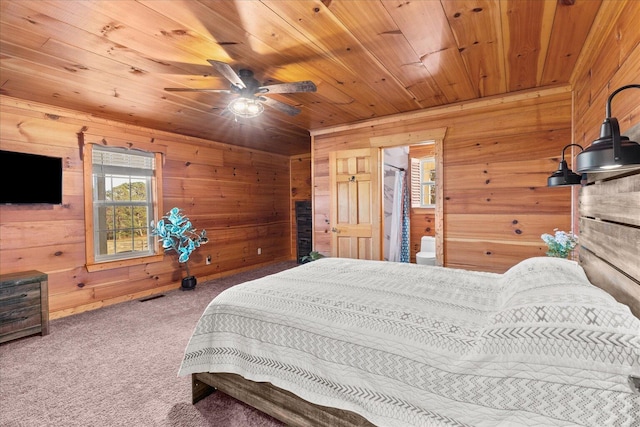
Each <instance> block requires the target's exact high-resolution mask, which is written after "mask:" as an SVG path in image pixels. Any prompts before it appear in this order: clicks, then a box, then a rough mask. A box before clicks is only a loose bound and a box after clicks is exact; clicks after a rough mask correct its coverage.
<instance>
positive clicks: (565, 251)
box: [540, 228, 578, 258]
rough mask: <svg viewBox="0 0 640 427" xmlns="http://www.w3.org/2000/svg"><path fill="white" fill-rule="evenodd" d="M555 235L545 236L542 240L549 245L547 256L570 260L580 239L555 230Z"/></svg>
mask: <svg viewBox="0 0 640 427" xmlns="http://www.w3.org/2000/svg"><path fill="white" fill-rule="evenodd" d="M553 231H554V232H555V234H553V235H552V234H547V233H545V234H543V235H542V236H540V237H542V240H543V241H544V242H545V243H546V244H547V248H548V250H547V256H552V257H558V258H568V257H569V254H570V253H571V251H572V250H573V249H574V248H575V247H576V245H577V244H578V238H577V237H576V236H575V235H574V234H573V233H567V232H565V231H561V230H558V229H557V228H554V229H553Z"/></svg>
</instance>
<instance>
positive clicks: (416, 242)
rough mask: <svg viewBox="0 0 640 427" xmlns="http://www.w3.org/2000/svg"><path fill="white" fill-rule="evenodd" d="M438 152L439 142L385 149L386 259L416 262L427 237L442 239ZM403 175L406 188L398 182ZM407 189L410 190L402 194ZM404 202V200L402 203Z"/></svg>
mask: <svg viewBox="0 0 640 427" xmlns="http://www.w3.org/2000/svg"><path fill="white" fill-rule="evenodd" d="M435 154H436V153H435V141H426V142H423V143H419V144H412V145H406V146H399V147H389V148H384V149H383V153H382V157H383V159H384V162H383V168H382V176H383V180H382V186H383V190H382V194H383V224H382V225H383V227H382V235H383V259H384V260H385V261H395V262H411V263H415V262H416V254H417V253H418V252H419V251H420V249H421V241H422V237H423V236H434V237H436V239H437V240H440V241H441V239H442V236H437V235H436V230H437V229H438V227H437V226H436V224H437V221H436V216H437V212H436V208H437V204H436V201H437V198H436V194H437V188H436V176H437V175H441V174H439V173H438V170H437V167H436V165H437V162H436V158H435ZM403 175H404V179H405V182H406V184H405V186H404V187H403V186H401V185H398V180H399V179H402V178H401V177H403ZM403 190H404V191H406V193H404V194H398V193H399V192H402V191H403ZM403 199H404V200H403ZM400 201H404V204H403V205H402V206H401V205H400V204H399V203H400ZM441 259H442V258H440V260H441ZM440 262H442V261H440Z"/></svg>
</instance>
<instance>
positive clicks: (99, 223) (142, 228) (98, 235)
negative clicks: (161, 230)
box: [85, 145, 161, 271]
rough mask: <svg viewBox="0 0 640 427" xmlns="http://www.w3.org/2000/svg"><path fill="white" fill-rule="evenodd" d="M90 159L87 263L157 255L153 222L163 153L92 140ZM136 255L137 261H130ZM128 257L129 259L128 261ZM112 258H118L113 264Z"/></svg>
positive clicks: (91, 266)
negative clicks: (158, 168)
mask: <svg viewBox="0 0 640 427" xmlns="http://www.w3.org/2000/svg"><path fill="white" fill-rule="evenodd" d="M86 147H87V148H88V149H86V150H85V155H86V156H87V157H85V162H86V161H87V160H90V163H91V164H90V170H91V172H90V174H88V173H85V184H86V183H87V180H88V179H90V184H91V185H90V186H88V187H86V188H87V190H85V200H86V203H85V209H86V208H87V207H89V210H90V212H85V221H86V222H87V269H88V270H89V271H93V270H99V269H105V268H111V267H120V266H124V265H131V264H139V263H143V262H149V259H148V257H152V256H156V245H155V244H154V242H155V238H154V237H153V236H151V234H150V233H149V223H150V222H151V220H154V221H155V220H157V212H158V209H157V201H158V194H157V186H156V179H157V176H158V173H157V172H158V170H157V167H158V165H159V164H161V162H160V161H159V159H160V155H159V154H154V153H148V152H144V151H137V150H128V149H124V148H112V147H101V146H98V145H88V146H86ZM129 260H133V262H126V261H129ZM123 261H124V262H123ZM113 262H116V263H117V264H116V265H114V264H113Z"/></svg>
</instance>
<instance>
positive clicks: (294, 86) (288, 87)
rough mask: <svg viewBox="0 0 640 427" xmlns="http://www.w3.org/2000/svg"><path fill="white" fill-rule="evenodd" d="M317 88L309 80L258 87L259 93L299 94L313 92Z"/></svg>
mask: <svg viewBox="0 0 640 427" xmlns="http://www.w3.org/2000/svg"><path fill="white" fill-rule="evenodd" d="M317 90H318V88H317V87H316V85H315V83H313V82H312V81H310V80H305V81H303V82H292V83H278V84H274V85H268V86H260V87H259V88H258V91H259V92H260V93H299V92H315V91H317Z"/></svg>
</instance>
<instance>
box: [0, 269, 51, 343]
mask: <svg viewBox="0 0 640 427" xmlns="http://www.w3.org/2000/svg"><path fill="white" fill-rule="evenodd" d="M47 287H48V276H47V275H46V274H45V273H42V272H40V271H24V272H21V273H11V274H2V275H0V343H3V342H6V341H10V340H13V339H16V338H21V337H25V336H27V335H33V334H38V333H39V334H41V335H47V334H48V333H49V293H48V292H49V291H48V289H47Z"/></svg>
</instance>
